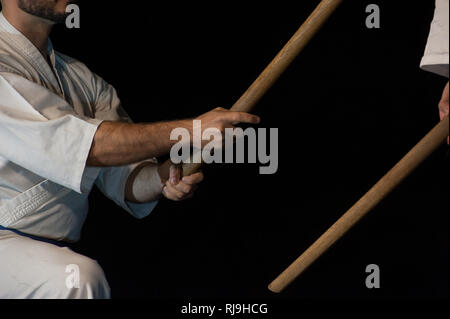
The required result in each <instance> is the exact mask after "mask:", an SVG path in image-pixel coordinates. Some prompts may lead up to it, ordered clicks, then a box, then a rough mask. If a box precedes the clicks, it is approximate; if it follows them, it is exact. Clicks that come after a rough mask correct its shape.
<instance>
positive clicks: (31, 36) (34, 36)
mask: <svg viewBox="0 0 450 319" xmlns="http://www.w3.org/2000/svg"><path fill="white" fill-rule="evenodd" d="M3 15H4V17H5V18H6V19H7V20H8V22H9V23H11V24H12V25H13V26H14V27H15V28H16V29H17V30H19V31H20V32H21V33H22V34H23V35H24V36H25V37H27V39H28V40H30V41H31V43H33V45H34V46H35V47H36V48H37V49H38V50H39V51H40V52H41V54H42V55H43V56H44V58H45V59H46V60H47V59H48V57H47V47H48V37H49V35H50V32H51V30H52V24H50V23H49V22H48V21H45V20H43V19H41V18H38V17H35V16H32V15H30V14H28V13H26V12H24V11H22V10H10V11H8V10H6V8H4V10H3Z"/></svg>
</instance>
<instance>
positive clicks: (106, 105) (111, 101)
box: [95, 76, 161, 218]
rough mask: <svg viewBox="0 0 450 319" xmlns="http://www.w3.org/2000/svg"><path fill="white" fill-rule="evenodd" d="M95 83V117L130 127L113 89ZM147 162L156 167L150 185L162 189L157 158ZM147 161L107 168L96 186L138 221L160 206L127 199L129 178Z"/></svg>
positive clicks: (101, 80)
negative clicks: (124, 123) (123, 123)
mask: <svg viewBox="0 0 450 319" xmlns="http://www.w3.org/2000/svg"><path fill="white" fill-rule="evenodd" d="M96 79H97V81H96V82H97V90H98V97H97V101H96V105H95V117H96V118H99V119H102V120H108V121H121V122H130V123H131V122H132V120H131V119H130V117H129V116H128V114H127V113H126V112H125V111H124V109H123V108H122V106H121V103H120V99H119V97H118V95H117V92H116V90H115V89H114V87H113V86H111V85H110V84H108V83H106V82H105V81H104V80H103V79H101V78H100V77H98V76H96ZM146 161H150V162H153V163H155V166H154V169H153V174H152V178H151V179H150V180H149V181H148V182H149V183H151V184H152V186H155V187H159V184H160V183H161V180H160V178H159V174H158V172H157V160H156V158H150V159H148V160H146ZM146 161H141V162H138V163H135V164H132V165H125V166H119V167H104V168H102V169H101V171H100V174H99V176H98V178H97V180H96V182H95V185H96V186H97V187H98V188H99V189H100V191H101V192H102V193H103V194H104V195H105V196H106V197H108V198H109V199H111V200H112V201H114V202H115V203H116V204H117V205H119V206H120V207H122V208H123V209H124V210H126V211H127V212H128V213H130V214H131V215H133V216H134V217H136V218H144V217H146V216H148V215H149V214H150V213H151V211H152V210H153V209H154V208H155V206H156V205H157V203H158V201H157V200H155V201H153V202H149V203H142V204H137V203H132V202H129V201H127V200H126V198H125V187H126V183H127V180H128V177H129V176H130V174H131V173H132V172H133V170H134V169H135V168H136V167H137V166H139V165H140V164H141V163H142V162H146Z"/></svg>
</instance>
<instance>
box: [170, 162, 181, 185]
mask: <svg viewBox="0 0 450 319" xmlns="http://www.w3.org/2000/svg"><path fill="white" fill-rule="evenodd" d="M180 175H181V167H180V166H179V165H170V174H169V181H170V182H171V183H172V184H173V185H176V184H178V182H179V181H180Z"/></svg>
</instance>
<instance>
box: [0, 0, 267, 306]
mask: <svg viewBox="0 0 450 319" xmlns="http://www.w3.org/2000/svg"><path fill="white" fill-rule="evenodd" d="M0 1H1V4H2V10H3V11H2V12H1V13H0V298H108V297H109V296H110V289H109V286H108V283H107V281H106V279H105V276H104V274H103V271H102V269H101V268H100V266H99V265H98V264H97V262H96V261H94V260H92V259H90V258H87V257H85V256H82V255H79V254H76V253H75V252H73V251H71V250H70V249H69V248H61V247H58V246H57V245H54V244H52V243H48V242H45V240H54V241H77V240H78V239H79V237H80V231H81V227H82V225H83V222H84V221H85V218H86V214H87V211H88V200H87V199H88V194H89V192H90V190H91V188H92V187H93V185H94V184H95V185H96V186H97V187H98V188H99V189H100V190H101V191H102V192H103V193H104V194H105V195H106V196H107V197H109V198H110V199H112V200H113V201H114V202H116V203H117V204H118V205H119V206H121V207H122V208H123V209H124V210H126V211H128V212H129V213H131V214H132V215H134V216H135V217H137V218H143V217H145V216H147V215H148V214H149V213H150V212H151V211H152V209H153V208H154V207H155V205H156V202H157V199H158V198H159V196H160V194H161V193H162V194H163V195H164V196H165V197H167V198H169V199H172V200H176V201H178V200H182V199H185V198H188V197H190V196H191V195H192V193H193V191H194V189H195V187H196V185H197V184H198V183H199V182H201V180H202V178H203V175H202V174H201V173H197V174H193V175H191V176H184V177H183V178H182V179H181V180H180V168H179V167H175V166H173V165H171V163H170V162H166V163H164V164H161V165H158V164H157V162H156V160H155V157H157V156H160V155H164V154H167V153H168V152H169V151H170V148H171V146H172V145H173V144H174V143H176V142H177V141H171V140H170V132H171V131H172V129H174V128H178V127H181V128H186V129H188V130H190V131H191V132H192V120H180V121H173V122H162V123H152V124H133V123H131V121H130V119H129V118H128V116H127V115H126V113H125V112H124V111H123V109H122V107H121V105H120V101H119V98H118V97H117V94H116V91H115V90H114V88H113V87H112V86H110V85H109V84H107V83H106V82H105V81H104V80H102V79H101V78H100V77H99V76H97V75H95V74H93V73H91V72H90V71H89V69H88V68H87V67H86V66H85V65H83V64H82V63H80V62H78V61H76V60H74V59H72V58H70V57H68V56H65V55H63V54H60V53H58V52H55V51H54V50H53V49H52V44H51V42H50V41H49V39H48V36H49V33H50V31H51V28H52V25H53V24H55V23H58V22H62V21H63V20H64V19H65V16H66V14H65V9H66V6H67V4H68V2H69V1H68V0H0ZM197 119H200V120H201V121H202V128H203V129H207V128H218V129H219V130H221V131H222V132H223V131H224V129H225V128H226V127H232V126H233V125H235V124H237V123H239V122H244V123H253V124H255V123H258V122H259V118H258V117H256V116H253V115H250V114H247V113H241V112H230V111H226V110H224V109H215V110H213V111H211V112H208V113H206V114H204V115H202V116H199V117H198V118H197ZM191 136H192V134H191ZM68 265H76V266H77V267H78V268H79V275H80V277H79V286H78V288H77V285H76V283H75V287H71V285H70V284H69V285H68V284H67V282H66V281H67V277H68V276H69V275H70V274H69V273H67V272H66V269H67V266H68ZM69 269H70V268H69Z"/></svg>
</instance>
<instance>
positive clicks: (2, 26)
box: [0, 11, 59, 87]
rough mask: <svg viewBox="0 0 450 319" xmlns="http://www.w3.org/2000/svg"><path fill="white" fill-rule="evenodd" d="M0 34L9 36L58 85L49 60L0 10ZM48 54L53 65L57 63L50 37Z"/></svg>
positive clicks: (15, 45) (14, 44) (28, 58)
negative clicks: (46, 59)
mask: <svg viewBox="0 0 450 319" xmlns="http://www.w3.org/2000/svg"><path fill="white" fill-rule="evenodd" d="M0 34H3V36H5V37H7V38H8V40H9V41H8V42H9V44H10V45H12V46H13V47H14V48H15V49H16V50H17V52H19V53H21V54H22V55H23V56H24V58H25V59H26V60H28V61H29V62H30V63H32V64H33V65H34V66H35V68H36V69H37V70H38V71H39V72H40V73H41V74H42V75H44V76H45V77H46V78H47V79H48V80H49V81H50V82H51V83H52V84H54V85H56V87H59V86H58V82H57V80H56V78H55V75H54V73H53V71H52V70H51V69H50V66H49V65H48V63H47V61H45V58H44V57H43V56H42V54H41V52H40V51H39V50H38V48H36V47H35V46H34V44H33V43H31V41H30V40H28V38H27V37H26V36H24V35H23V34H22V33H21V32H20V31H19V30H17V29H16V28H15V27H14V26H13V25H12V24H11V23H10V22H9V21H8V20H7V19H6V18H5V16H4V15H3V12H1V11H0ZM47 54H48V56H49V57H50V60H51V62H52V63H53V66H54V67H56V65H55V63H56V61H55V52H54V50H53V45H52V42H51V41H50V39H49V40H48V47H47Z"/></svg>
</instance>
